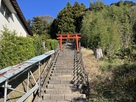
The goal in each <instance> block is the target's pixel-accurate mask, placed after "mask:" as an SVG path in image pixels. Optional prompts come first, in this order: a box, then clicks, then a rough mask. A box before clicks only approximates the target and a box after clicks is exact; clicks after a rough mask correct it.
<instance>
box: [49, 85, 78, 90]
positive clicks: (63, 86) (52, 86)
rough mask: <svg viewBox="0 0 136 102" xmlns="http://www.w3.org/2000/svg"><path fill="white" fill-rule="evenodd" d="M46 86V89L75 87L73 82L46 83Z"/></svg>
mask: <svg viewBox="0 0 136 102" xmlns="http://www.w3.org/2000/svg"><path fill="white" fill-rule="evenodd" d="M46 88H48V89H53V88H54V89H57V88H60V89H67V88H70V89H72V90H73V89H75V88H76V87H75V86H74V85H73V84H48V85H46Z"/></svg>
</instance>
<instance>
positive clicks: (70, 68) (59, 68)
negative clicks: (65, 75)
mask: <svg viewBox="0 0 136 102" xmlns="http://www.w3.org/2000/svg"><path fill="white" fill-rule="evenodd" d="M54 69H55V70H73V69H74V68H73V67H66V66H64V67H58V66H55V67H54Z"/></svg>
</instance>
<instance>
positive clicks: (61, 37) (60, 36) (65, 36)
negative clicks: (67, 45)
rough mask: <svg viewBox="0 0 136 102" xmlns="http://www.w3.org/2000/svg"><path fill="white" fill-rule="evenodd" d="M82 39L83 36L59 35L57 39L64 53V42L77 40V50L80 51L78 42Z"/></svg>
mask: <svg viewBox="0 0 136 102" xmlns="http://www.w3.org/2000/svg"><path fill="white" fill-rule="evenodd" d="M79 38H81V34H57V39H58V40H59V43H60V51H62V40H68V39H76V50H78V48H79V45H78V40H79Z"/></svg>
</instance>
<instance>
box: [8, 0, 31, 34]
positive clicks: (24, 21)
mask: <svg viewBox="0 0 136 102" xmlns="http://www.w3.org/2000/svg"><path fill="white" fill-rule="evenodd" d="M10 2H11V3H12V5H13V7H14V9H15V11H16V12H17V14H18V16H19V18H20V20H21V21H22V23H23V24H24V26H25V28H26V30H27V31H28V33H29V35H31V36H32V35H33V33H32V31H31V29H30V27H29V25H28V23H27V22H26V19H25V17H24V15H23V13H22V11H21V9H20V7H19V5H18V3H17V1H16V0H10Z"/></svg>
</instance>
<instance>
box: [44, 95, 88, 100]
mask: <svg viewBox="0 0 136 102" xmlns="http://www.w3.org/2000/svg"><path fill="white" fill-rule="evenodd" d="M85 98H86V95H85V94H44V96H43V99H44V100H54V101H65V100H69V101H72V100H78V99H85Z"/></svg>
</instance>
